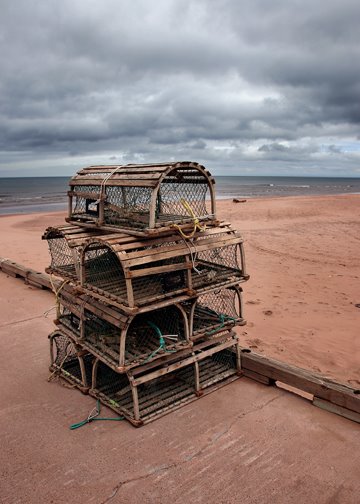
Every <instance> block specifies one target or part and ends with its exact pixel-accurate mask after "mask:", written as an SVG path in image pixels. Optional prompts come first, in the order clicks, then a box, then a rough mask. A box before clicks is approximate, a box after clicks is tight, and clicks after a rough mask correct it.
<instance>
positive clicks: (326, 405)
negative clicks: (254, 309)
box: [0, 257, 360, 423]
mask: <svg viewBox="0 0 360 504" xmlns="http://www.w3.org/2000/svg"><path fill="white" fill-rule="evenodd" d="M0 270H1V271H2V272H3V273H5V274H7V275H10V276H12V277H18V278H23V279H24V281H25V282H26V283H28V284H30V285H33V286H34V287H38V288H41V289H49V290H52V285H51V281H50V276H49V275H47V274H45V273H40V272H38V271H35V270H33V269H31V268H28V267H26V266H22V265H21V264H18V263H16V262H14V261H11V260H10V259H5V258H1V257H0ZM53 283H54V286H55V288H56V287H58V286H59V285H60V284H61V281H60V280H58V279H56V280H55V279H54V281H53ZM241 369H242V372H243V374H244V376H246V377H247V378H250V379H252V380H255V381H257V382H259V383H262V384H266V385H276V384H283V385H285V386H288V387H294V388H295V389H297V390H298V391H301V392H305V393H308V394H311V396H313V398H312V403H313V404H314V406H317V407H319V408H322V409H325V410H327V411H329V412H331V413H335V414H337V415H340V416H342V417H345V418H348V419H350V420H352V421H354V422H358V423H360V389H354V388H351V387H348V386H347V385H344V384H342V383H338V382H335V381H332V380H329V379H328V378H326V377H323V376H321V375H319V374H315V373H312V372H310V371H307V370H305V369H302V368H299V367H296V366H292V365H290V364H286V363H284V362H280V361H277V360H275V359H270V358H268V357H265V356H263V355H259V354H256V353H253V352H252V351H251V350H249V349H247V348H242V349H241Z"/></svg>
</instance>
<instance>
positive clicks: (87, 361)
mask: <svg viewBox="0 0 360 504" xmlns="http://www.w3.org/2000/svg"><path fill="white" fill-rule="evenodd" d="M49 340H50V356H51V363H50V371H52V373H53V374H52V375H51V377H54V376H60V377H61V378H64V379H65V380H66V381H68V382H70V383H71V384H72V385H74V386H77V387H78V388H80V389H86V388H89V387H90V386H91V373H92V365H93V360H94V359H93V356H92V355H91V354H89V353H86V354H84V355H79V351H78V350H77V349H76V348H75V344H74V342H73V341H71V339H70V338H69V337H68V336H67V335H65V334H63V333H61V332H60V331H55V332H54V333H52V334H51V335H50V336H49Z"/></svg>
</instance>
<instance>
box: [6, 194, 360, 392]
mask: <svg viewBox="0 0 360 504" xmlns="http://www.w3.org/2000/svg"><path fill="white" fill-rule="evenodd" d="M217 206H218V215H219V218H221V219H223V220H226V221H228V222H231V224H232V226H233V227H234V228H236V229H237V230H239V231H240V232H241V233H242V235H243V236H244V239H245V255H246V264H247V270H248V273H249V274H250V280H249V281H248V282H247V283H246V284H244V285H243V289H244V315H245V318H246V319H247V321H248V324H247V326H246V328H245V329H244V328H240V329H239V332H240V334H241V335H242V345H244V346H249V347H250V348H251V349H253V350H254V351H256V352H260V353H264V354H266V355H268V356H269V357H274V358H276V359H278V360H282V361H286V362H289V363H291V364H295V365H297V366H300V367H304V368H307V369H309V370H311V371H316V372H321V373H322V374H324V375H326V376H328V377H330V378H334V379H337V380H340V381H343V382H345V383H348V384H350V385H351V386H354V387H357V386H358V385H360V339H359V337H358V336H359V327H360V308H359V307H357V306H356V305H357V304H359V303H360V260H359V246H360V195H346V196H313V197H289V198H286V197H285V198H284V197H283V198H269V199H263V198H262V199H249V200H247V201H246V202H245V203H234V202H233V201H232V200H221V201H218V203H217ZM64 218H65V214H64V213H62V212H57V213H40V214H29V215H13V216H2V217H0V229H1V233H2V237H3V239H2V246H1V247H0V257H7V258H9V259H11V260H13V261H17V262H19V263H20V264H23V265H26V266H29V267H31V268H33V269H35V270H38V271H44V269H45V267H46V266H48V265H49V262H50V256H49V252H48V248H47V242H46V241H42V240H41V235H42V233H43V232H44V230H45V228H46V227H48V226H56V225H59V224H64ZM0 282H1V276H0ZM0 285H1V283H0Z"/></svg>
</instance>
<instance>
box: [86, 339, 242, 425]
mask: <svg viewBox="0 0 360 504" xmlns="http://www.w3.org/2000/svg"><path fill="white" fill-rule="evenodd" d="M238 349H239V347H238V342H237V340H236V339H233V338H231V339H229V340H227V341H225V342H222V343H219V342H217V344H215V345H214V344H211V343H208V345H207V347H206V346H203V347H202V348H194V352H193V355H192V356H191V357H188V358H185V359H183V360H182V361H177V362H175V363H174V364H167V366H166V367H159V368H158V369H156V370H152V371H151V372H147V373H144V372H143V371H142V368H141V367H140V368H138V369H134V370H133V372H130V373H127V374H126V375H124V374H123V375H120V374H118V373H116V372H114V371H113V370H112V369H110V368H109V367H108V366H106V365H105V364H104V363H102V362H101V361H99V360H97V361H95V363H94V367H93V375H92V379H93V381H92V388H91V389H90V391H89V393H90V395H92V396H94V397H95V398H97V399H99V400H100V401H101V402H102V403H103V404H105V405H106V406H108V407H110V408H111V409H113V410H114V411H115V412H116V413H118V414H119V415H123V416H125V417H126V418H127V419H128V420H129V421H130V422H131V423H132V424H134V425H136V426H140V425H143V424H146V423H149V422H151V421H152V420H155V419H156V418H159V417H161V416H163V415H165V414H167V413H170V412H171V411H174V410H175V409H177V408H179V407H181V406H184V405H185V404H188V403H189V402H191V401H194V400H195V399H197V398H199V397H200V396H202V395H204V394H207V393H209V392H212V391H214V390H216V389H218V388H219V387H221V386H223V385H225V384H227V383H229V382H231V381H234V380H236V379H237V378H238V377H239V376H240V356H239V350H238Z"/></svg>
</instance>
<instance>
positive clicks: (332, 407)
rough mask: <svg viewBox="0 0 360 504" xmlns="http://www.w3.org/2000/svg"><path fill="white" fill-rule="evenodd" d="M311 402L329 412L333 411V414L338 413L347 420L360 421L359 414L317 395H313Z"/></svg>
mask: <svg viewBox="0 0 360 504" xmlns="http://www.w3.org/2000/svg"><path fill="white" fill-rule="evenodd" d="M312 403H313V405H314V406H317V407H318V408H321V409H323V410H326V411H329V412H330V413H335V415H340V416H342V417H344V418H347V419H348V420H352V421H353V422H357V423H360V414H359V413H356V412H355V411H351V410H349V409H347V408H343V407H342V406H338V405H337V404H332V403H331V402H329V401H325V400H324V399H320V398H319V397H314V399H313V401H312Z"/></svg>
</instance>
